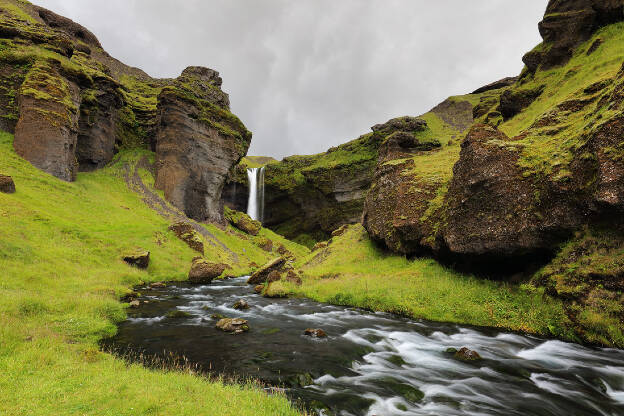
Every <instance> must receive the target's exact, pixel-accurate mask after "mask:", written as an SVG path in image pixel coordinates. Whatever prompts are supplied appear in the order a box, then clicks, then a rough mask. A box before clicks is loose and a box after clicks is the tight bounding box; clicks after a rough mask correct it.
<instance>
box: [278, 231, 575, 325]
mask: <svg viewBox="0 0 624 416" xmlns="http://www.w3.org/2000/svg"><path fill="white" fill-rule="evenodd" d="M299 266H300V268H301V269H302V270H303V272H304V279H303V284H302V285H301V286H296V285H294V284H292V283H289V282H285V281H280V282H275V283H273V284H271V286H270V288H269V289H268V290H269V292H270V293H271V294H274V295H275V294H279V293H287V294H291V295H295V296H305V297H309V298H312V299H314V300H317V301H320V302H329V303H334V304H339V305H350V306H357V307H362V308H366V309H371V310H375V311H386V312H393V313H398V314H401V315H404V316H409V317H413V318H422V319H428V320H433V321H442V322H455V323H461V324H470V325H477V326H490V327H496V328H501V329H507V330H512V331H522V332H526V333H532V334H540V335H547V336H562V337H566V336H568V333H567V332H566V331H567V330H566V324H567V318H566V316H565V314H564V312H563V308H562V305H561V302H559V301H557V300H554V299H551V298H549V297H546V296H544V295H543V293H542V292H541V291H537V290H534V289H531V288H529V287H520V286H514V285H509V284H504V283H498V282H492V281H484V280H480V279H476V278H472V277H469V276H465V275H460V274H458V273H456V272H453V271H451V270H448V269H446V268H444V267H442V266H440V265H439V264H438V263H436V262H435V261H433V260H429V259H416V260H407V259H405V258H403V257H400V256H396V255H387V254H385V253H384V252H382V251H380V250H379V249H378V248H376V247H375V245H374V244H373V243H372V242H371V241H370V240H369V238H368V236H367V234H366V231H365V230H364V229H363V227H362V226H360V225H355V226H351V227H349V228H348V231H347V232H346V233H345V234H343V235H342V236H340V237H334V238H333V241H332V243H331V244H330V245H329V247H328V248H326V249H324V250H322V251H316V252H315V253H313V254H312V255H310V256H309V257H308V258H306V259H305V260H304V261H302V262H301V264H300V265H299Z"/></svg>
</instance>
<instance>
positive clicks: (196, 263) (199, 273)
mask: <svg viewBox="0 0 624 416" xmlns="http://www.w3.org/2000/svg"><path fill="white" fill-rule="evenodd" d="M226 268H227V265H225V264H221V263H211V262H209V261H206V260H205V259H203V258H201V257H196V258H195V259H194V260H193V264H192V265H191V270H190V271H189V276H188V278H189V281H190V282H191V283H201V284H207V283H210V282H212V281H213V280H214V279H216V278H217V277H219V276H221V274H222V273H223V272H224V271H225V269H226Z"/></svg>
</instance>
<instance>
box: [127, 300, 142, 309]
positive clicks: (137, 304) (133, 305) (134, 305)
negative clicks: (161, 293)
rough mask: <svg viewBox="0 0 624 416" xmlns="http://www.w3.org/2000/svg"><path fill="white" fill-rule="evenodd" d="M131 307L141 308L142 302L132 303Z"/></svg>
mask: <svg viewBox="0 0 624 416" xmlns="http://www.w3.org/2000/svg"><path fill="white" fill-rule="evenodd" d="M129 306H130V307H131V308H138V307H139V306H141V302H140V301H138V300H133V301H132V302H130V304H129Z"/></svg>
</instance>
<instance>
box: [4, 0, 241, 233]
mask: <svg viewBox="0 0 624 416" xmlns="http://www.w3.org/2000/svg"><path fill="white" fill-rule="evenodd" d="M0 76H1V79H2V80H1V84H2V85H1V88H0V104H2V105H1V106H0V128H2V129H4V130H7V131H10V132H12V133H13V132H14V133H15V141H14V147H15V150H16V151H17V153H18V154H19V155H20V156H22V157H23V158H25V159H26V160H28V161H29V162H30V163H32V164H33V165H34V166H36V167H38V168H39V169H42V170H44V171H45V172H47V173H50V174H51V175H54V176H56V177H58V178H60V179H62V180H65V181H73V180H75V178H76V174H77V172H79V171H90V170H94V169H98V168H101V167H103V166H104V165H106V164H108V163H109V162H110V161H111V160H112V159H113V157H114V155H115V154H116V153H117V152H118V151H119V150H120V149H124V148H135V147H144V148H147V149H151V150H153V151H155V152H156V159H157V165H156V171H157V176H158V177H157V185H158V187H159V188H161V189H163V190H164V191H165V195H166V197H167V198H168V199H169V200H170V201H171V202H172V203H173V204H174V205H176V206H177V207H178V208H180V209H182V210H183V211H184V212H185V213H187V215H188V216H190V217H192V218H194V219H196V220H200V221H203V220H209V221H222V209H221V203H220V200H221V190H222V188H223V185H224V182H225V178H226V176H227V174H228V172H229V170H230V169H231V167H232V166H233V165H235V164H236V163H238V161H239V160H240V158H241V157H242V156H243V155H244V154H245V153H246V151H247V148H248V147H249V142H250V140H251V133H249V132H248V131H247V129H246V128H245V126H244V125H243V124H242V123H241V122H240V120H238V118H236V116H234V115H233V114H231V113H230V111H229V99H228V97H227V94H225V93H223V92H222V91H221V89H220V86H221V79H220V78H219V74H218V73H217V72H216V71H213V70H210V69H207V68H196V67H191V68H188V69H186V70H185V71H184V72H183V73H182V75H181V76H180V77H179V78H177V79H175V80H169V79H153V78H151V77H149V76H148V75H147V74H145V73H144V72H143V71H141V70H139V69H136V68H131V67H128V66H126V65H124V64H122V63H121V62H119V61H117V60H116V59H114V58H112V57H111V56H110V55H108V54H107V53H106V52H105V51H104V50H103V49H102V47H101V45H100V43H99V41H98V40H97V38H96V37H95V35H93V33H91V32H90V31H88V30H87V29H85V28H84V27H82V26H80V25H78V24H77V23H74V22H73V21H71V20H69V19H67V18H65V17H62V16H59V15H57V14H55V13H53V12H51V11H49V10H46V9H43V8H41V7H38V6H35V5H31V4H30V3H28V2H26V1H21V0H3V1H2V2H1V3H0ZM174 131H175V133H174Z"/></svg>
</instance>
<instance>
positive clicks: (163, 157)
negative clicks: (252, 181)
mask: <svg viewBox="0 0 624 416" xmlns="http://www.w3.org/2000/svg"><path fill="white" fill-rule="evenodd" d="M220 87H221V78H220V77H219V73H218V72H216V71H213V70H211V69H207V68H187V69H186V70H185V71H184V72H183V73H182V76H181V77H180V78H178V79H177V80H176V81H174V82H173V84H172V85H171V86H167V87H165V88H164V89H163V90H162V92H161V93H160V95H159V96H158V112H159V121H158V130H157V135H156V187H157V188H159V189H162V190H164V192H165V197H166V198H167V199H168V200H169V201H171V202H172V203H173V204H174V205H175V206H176V207H178V208H180V209H182V210H183V211H184V212H185V213H186V215H187V216H189V217H190V218H193V219H195V220H199V221H203V220H209V221H213V222H222V220H223V216H222V215H223V214H222V212H223V207H222V204H221V198H220V197H221V192H222V190H223V186H224V184H225V180H226V178H227V176H228V173H229V171H230V169H231V168H232V166H234V165H235V164H237V163H238V162H239V161H240V159H241V158H242V157H243V156H244V155H245V154H246V153H247V149H248V148H249V144H250V141H251V133H250V132H249V131H248V130H247V129H246V128H245V126H244V125H243V123H241V121H240V120H239V119H238V118H237V117H236V116H234V115H233V114H232V113H230V112H229V99H228V96H227V94H225V93H223V92H222V91H221V89H220ZM215 196H218V198H215Z"/></svg>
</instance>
